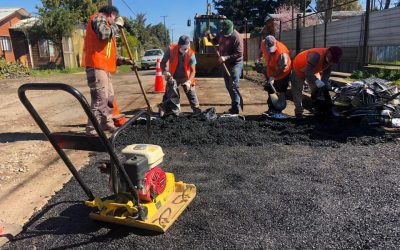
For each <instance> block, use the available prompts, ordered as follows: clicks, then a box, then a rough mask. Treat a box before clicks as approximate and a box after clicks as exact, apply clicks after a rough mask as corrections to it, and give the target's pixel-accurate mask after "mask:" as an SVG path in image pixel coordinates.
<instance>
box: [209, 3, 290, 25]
mask: <svg viewBox="0 0 400 250" xmlns="http://www.w3.org/2000/svg"><path fill="white" fill-rule="evenodd" d="M283 2H284V0H276V1H268V0H243V1H242V0H213V3H214V7H215V9H216V10H217V12H218V14H220V15H225V16H226V17H227V18H229V19H231V20H232V21H233V22H234V24H235V27H236V29H238V30H239V31H240V32H243V31H244V25H243V20H244V18H245V17H246V18H247V20H249V21H250V25H249V26H248V29H249V32H252V31H253V30H254V29H256V28H257V27H258V28H260V27H263V26H264V25H265V18H266V17H267V16H268V14H271V13H274V12H275V10H276V9H277V8H278V7H279V6H280V5H281V4H282V3H283Z"/></svg>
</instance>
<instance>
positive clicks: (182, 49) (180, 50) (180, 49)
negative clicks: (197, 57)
mask: <svg viewBox="0 0 400 250" xmlns="http://www.w3.org/2000/svg"><path fill="white" fill-rule="evenodd" d="M187 51H188V49H184V48H179V52H180V53H181V54H185V53H186V52H187Z"/></svg>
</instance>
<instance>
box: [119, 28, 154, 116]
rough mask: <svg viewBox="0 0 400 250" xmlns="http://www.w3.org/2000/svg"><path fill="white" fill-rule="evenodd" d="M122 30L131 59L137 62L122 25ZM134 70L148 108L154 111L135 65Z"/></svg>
mask: <svg viewBox="0 0 400 250" xmlns="http://www.w3.org/2000/svg"><path fill="white" fill-rule="evenodd" d="M120 31H121V36H122V41H124V45H125V47H126V50H127V51H128V54H129V59H131V60H132V62H135V60H134V59H133V56H132V52H131V49H130V48H129V45H128V41H127V40H126V35H125V31H124V28H123V27H120ZM133 70H134V71H135V74H136V78H137V80H138V82H139V86H140V89H141V91H142V94H143V97H144V100H145V101H146V104H147V109H148V111H149V112H151V113H153V110H152V109H151V106H150V102H149V100H148V99H147V95H146V92H145V91H144V88H143V85H142V81H141V80H140V77H139V73H138V71H137V67H136V66H134V67H133Z"/></svg>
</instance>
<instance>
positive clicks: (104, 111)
mask: <svg viewBox="0 0 400 250" xmlns="http://www.w3.org/2000/svg"><path fill="white" fill-rule="evenodd" d="M123 25H124V20H123V19H122V17H118V9H117V8H116V7H114V6H104V7H102V8H100V10H99V12H98V13H95V14H93V15H92V16H91V17H90V18H89V21H88V23H87V26H86V37H85V43H84V56H83V60H82V61H83V62H82V63H83V66H84V67H86V77H87V82H88V86H89V88H90V96H91V109H92V112H93V113H94V116H95V117H96V119H97V121H98V122H99V124H100V126H101V128H102V129H103V130H105V131H111V132H112V131H114V130H115V129H116V127H115V126H114V122H113V120H112V112H113V101H114V89H113V85H112V83H111V73H114V72H115V71H116V66H117V64H131V65H132V64H133V62H132V61H131V60H129V59H126V58H123V57H118V58H117V55H116V42H115V35H116V34H117V33H118V31H119V29H118V26H120V27H122V26H123ZM86 134H87V135H96V131H95V129H94V127H93V124H92V123H91V122H90V121H88V124H87V126H86Z"/></svg>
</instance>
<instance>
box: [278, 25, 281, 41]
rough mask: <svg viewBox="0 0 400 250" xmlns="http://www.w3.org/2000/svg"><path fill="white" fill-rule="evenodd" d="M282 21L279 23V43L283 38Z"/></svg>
mask: <svg viewBox="0 0 400 250" xmlns="http://www.w3.org/2000/svg"><path fill="white" fill-rule="evenodd" d="M281 34H282V21H279V39H278V40H279V41H280V40H281V37H282V35H281Z"/></svg>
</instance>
